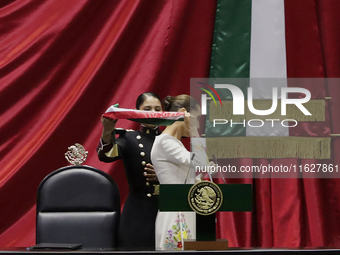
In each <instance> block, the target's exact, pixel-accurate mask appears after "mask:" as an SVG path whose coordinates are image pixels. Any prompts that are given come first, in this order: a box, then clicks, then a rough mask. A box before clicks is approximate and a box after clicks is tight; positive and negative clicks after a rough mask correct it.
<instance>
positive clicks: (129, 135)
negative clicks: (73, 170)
mask: <svg viewBox="0 0 340 255" xmlns="http://www.w3.org/2000/svg"><path fill="white" fill-rule="evenodd" d="M119 133H120V136H119V137H118V138H117V139H115V134H114V133H113V136H112V140H113V141H112V143H109V144H103V143H102V141H100V143H99V145H98V148H97V152H98V157H99V159H100V160H101V161H104V162H113V161H115V160H118V159H122V160H123V163H124V168H125V173H126V177H127V180H128V183H129V195H128V197H127V199H126V201H125V204H124V208H123V211H122V215H121V219H120V227H119V246H120V247H123V248H127V249H136V250H144V249H154V247H155V219H156V216H157V210H158V197H157V195H154V187H155V186H154V185H157V184H159V183H158V182H150V181H146V177H145V176H144V175H143V174H144V172H145V170H144V167H145V165H146V164H147V163H151V159H150V152H151V148H152V145H153V142H154V140H155V136H156V135H158V134H159V133H160V131H159V129H158V128H156V129H148V128H145V127H142V128H141V130H137V131H131V130H122V131H120V132H119Z"/></svg>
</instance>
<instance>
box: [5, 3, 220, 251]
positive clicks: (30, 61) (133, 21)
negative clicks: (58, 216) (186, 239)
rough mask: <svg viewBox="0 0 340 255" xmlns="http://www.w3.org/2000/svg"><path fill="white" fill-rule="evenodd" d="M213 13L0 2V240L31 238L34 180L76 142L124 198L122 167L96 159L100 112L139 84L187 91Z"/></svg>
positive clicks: (183, 6)
mask: <svg viewBox="0 0 340 255" xmlns="http://www.w3.org/2000/svg"><path fill="white" fill-rule="evenodd" d="M215 10H216V1H205V0H198V1H176V0H166V1H159V0H147V1H145V0H122V1H112V0H101V1H96V0H76V1H70V0H18V1H1V2H0V247H6V246H12V247H14V246H30V245H33V244H34V243H35V232H34V231H35V230H34V229H35V199H36V191H37V187H38V185H39V183H40V182H41V180H42V179H43V178H44V177H45V176H46V175H47V174H49V173H50V172H52V171H54V170H56V169H58V168H60V167H63V166H65V165H67V164H68V162H67V161H66V160H65V158H64V153H65V152H66V151H67V148H68V146H70V145H72V144H74V143H76V142H78V143H81V144H82V145H84V147H85V148H86V150H88V151H89V158H88V160H87V162H86V164H87V165H90V166H93V167H96V168H98V169H101V170H103V171H105V172H108V173H110V174H111V175H112V177H113V178H114V179H115V180H116V182H117V183H118V185H119V188H120V192H121V197H122V202H124V200H125V198H126V196H127V192H128V186H127V182H126V178H125V173H124V169H123V166H122V164H121V163H117V164H105V163H101V162H99V160H98V159H97V155H96V150H95V148H96V145H97V143H98V141H99V138H100V136H101V128H102V127H101V122H100V116H101V114H102V113H104V111H105V110H106V109H107V108H108V107H109V106H110V105H112V104H114V103H120V106H121V107H124V108H134V107H135V101H136V98H137V96H138V95H139V94H141V93H143V92H146V91H152V92H156V93H158V94H159V95H160V96H161V97H162V98H164V97H165V96H167V95H178V94H183V93H186V94H189V93H190V91H189V83H190V77H207V76H208V75H209V73H208V72H209V62H210V53H211V44H212V37H213V26H214V20H215ZM118 126H119V127H124V128H136V127H137V125H135V124H133V123H132V122H129V121H119V122H118Z"/></svg>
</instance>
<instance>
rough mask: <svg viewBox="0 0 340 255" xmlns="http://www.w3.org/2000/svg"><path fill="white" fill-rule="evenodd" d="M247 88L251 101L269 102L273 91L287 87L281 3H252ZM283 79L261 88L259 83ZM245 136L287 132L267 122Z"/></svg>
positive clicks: (277, 0) (260, 0) (281, 0)
mask: <svg viewBox="0 0 340 255" xmlns="http://www.w3.org/2000/svg"><path fill="white" fill-rule="evenodd" d="M251 15H252V17H251V20H252V22H251V43H250V87H252V88H253V99H255V100H256V99H271V98H272V88H273V87H277V88H278V95H279V98H280V87H287V83H286V82H285V80H284V78H287V63H286V44H285V17H284V0H253V1H252V11H251ZM254 78H283V79H282V82H278V80H276V81H275V82H272V83H266V84H265V85H264V84H263V80H262V79H254ZM246 135H247V136H288V135H289V128H288V127H283V126H282V125H281V123H280V122H275V124H274V127H272V123H271V122H266V123H265V124H264V125H263V126H262V127H260V128H254V127H249V126H247V128H246Z"/></svg>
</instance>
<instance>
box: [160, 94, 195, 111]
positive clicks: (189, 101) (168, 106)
mask: <svg viewBox="0 0 340 255" xmlns="http://www.w3.org/2000/svg"><path fill="white" fill-rule="evenodd" d="M163 105H164V110H165V111H170V112H177V111H178V110H179V109H181V108H185V110H187V112H190V109H191V108H197V107H198V106H199V104H198V102H197V100H196V99H194V98H193V97H191V96H189V95H185V94H183V95H179V96H176V97H172V96H167V97H165V98H164V100H163Z"/></svg>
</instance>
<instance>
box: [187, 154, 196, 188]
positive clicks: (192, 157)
mask: <svg viewBox="0 0 340 255" xmlns="http://www.w3.org/2000/svg"><path fill="white" fill-rule="evenodd" d="M195 156H196V155H195V153H192V156H191V159H190V166H189V171H188V173H187V177H186V178H185V181H184V184H186V183H187V180H188V176H189V173H190V169H191V166H192V161H193V160H194V157H195Z"/></svg>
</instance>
